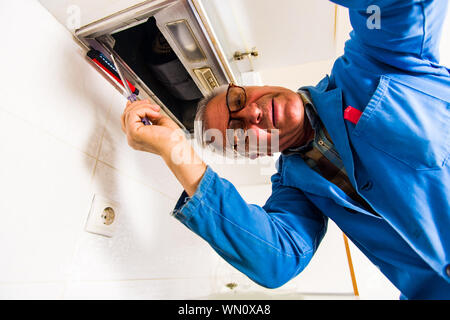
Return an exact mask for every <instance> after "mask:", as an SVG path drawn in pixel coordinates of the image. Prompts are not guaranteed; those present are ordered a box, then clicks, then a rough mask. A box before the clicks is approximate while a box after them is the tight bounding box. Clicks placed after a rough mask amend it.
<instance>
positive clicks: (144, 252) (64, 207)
mask: <svg viewBox="0 0 450 320" xmlns="http://www.w3.org/2000/svg"><path fill="white" fill-rule="evenodd" d="M18 13H20V19H18V18H17V14H18ZM0 26H1V27H2V30H9V31H8V32H4V33H3V38H2V42H3V43H6V44H8V46H7V47H4V48H3V50H2V54H1V58H2V59H0V69H1V70H2V77H1V78H0V95H1V97H2V99H1V100H0V135H1V138H2V139H0V153H1V158H0V159H1V160H0V163H1V166H0V195H1V201H0V218H1V223H0V252H1V253H2V257H3V258H2V262H1V263H0V298H2V299H12V298H18V299H21V298H30V299H35V298H40V299H71V298H75V299H77V298H88V299H90V298H96V299H186V298H194V299H195V298H202V297H211V296H212V295H214V294H216V295H217V294H221V293H227V292H229V291H230V289H228V288H227V287H226V286H225V285H226V284H227V283H228V282H238V287H237V288H236V289H234V291H233V294H235V293H237V292H243V291H245V292H247V291H258V292H265V293H268V292H270V294H272V295H274V294H278V295H280V294H286V293H287V294H295V293H298V292H312V293H316V294H317V293H339V294H341V295H343V296H349V293H351V283H350V280H349V275H348V270H347V269H346V268H347V267H346V261H345V259H344V258H343V257H344V256H343V254H342V255H340V254H339V255H338V256H337V259H339V262H338V263H337V265H338V267H337V268H336V269H334V270H332V271H328V274H327V277H325V278H324V277H323V274H322V273H321V272H320V271H321V268H325V267H326V265H329V263H330V260H326V259H331V261H333V259H335V256H333V257H331V256H328V255H326V254H325V255H324V259H325V260H323V261H322V262H320V260H317V263H319V266H317V267H315V268H311V269H310V270H311V271H308V272H310V273H309V274H308V273H305V275H304V276H303V277H302V279H301V281H303V282H296V281H297V280H296V281H293V282H290V283H288V284H287V285H286V286H284V287H282V288H280V289H277V290H262V289H261V288H260V287H258V286H257V285H255V284H252V283H251V282H250V281H249V280H248V279H247V278H245V277H244V276H242V275H239V274H237V273H236V272H235V271H234V270H233V269H231V267H229V266H228V265H227V264H226V263H225V262H223V261H222V260H221V259H220V258H219V257H218V255H217V254H215V252H213V250H212V249H211V248H210V247H209V246H208V245H207V244H206V243H205V242H204V241H202V240H201V239H200V238H199V237H197V236H195V235H194V234H193V233H192V232H190V231H189V230H187V229H186V228H185V227H184V226H182V225H181V224H180V223H179V222H178V221H176V220H175V219H173V218H172V217H170V216H169V213H170V211H171V210H172V208H173V206H174V205H175V202H176V200H177V198H178V196H179V194H180V193H181V187H180V186H179V185H178V183H177V182H176V180H175V178H174V177H173V176H172V174H171V173H170V172H169V170H168V169H167V168H166V167H165V165H164V163H163V162H162V161H161V160H160V159H159V158H158V157H156V156H153V155H150V154H146V153H141V152H137V151H134V150H132V149H131V148H129V147H128V146H127V144H126V139H125V138H124V136H123V135H122V133H121V130H120V124H119V116H120V114H121V112H122V110H123V107H124V104H125V101H124V98H123V97H122V96H121V95H120V94H119V93H118V92H117V91H116V90H115V89H114V88H113V87H112V86H111V85H110V84H109V83H108V82H107V81H105V79H104V78H103V77H102V76H101V75H100V73H98V72H97V70H96V69H94V68H93V67H92V65H91V64H90V63H89V62H88V61H87V60H86V59H85V57H84V52H83V50H82V49H81V48H80V47H79V46H78V45H77V43H76V42H75V41H74V40H73V38H72V36H71V34H70V32H69V31H68V30H67V29H65V28H64V27H63V26H62V25H61V24H59V23H58V22H57V21H56V20H55V19H54V18H53V16H51V15H50V14H49V13H48V12H47V11H46V10H45V9H44V8H43V7H42V6H41V5H40V4H39V3H38V2H37V1H35V0H16V1H9V2H6V1H3V2H1V3H0ZM12 30H13V31H14V32H12ZM225 174H226V173H225ZM230 176H231V178H233V175H230ZM238 187H239V188H242V193H243V195H244V197H248V198H249V199H250V198H251V197H254V196H255V195H258V196H262V194H263V193H264V192H266V193H267V192H270V190H269V189H267V185H264V186H260V187H255V188H253V187H251V186H244V185H243V184H242V185H239V186H238ZM261 188H262V189H261ZM262 190H265V191H264V192H263V191H262ZM94 194H100V195H102V196H105V197H106V198H108V199H111V200H114V201H116V202H118V203H119V207H118V220H117V223H118V225H117V229H116V233H115V234H114V236H113V237H112V238H105V237H102V236H99V235H95V234H91V233H87V232H86V231H85V223H86V219H87V216H88V212H89V208H90V204H91V201H92V198H93V196H94ZM258 199H261V198H258ZM249 201H250V200H249ZM331 245H332V246H333V245H336V246H338V248H339V250H342V242H339V243H337V242H336V243H335V244H334V243H332V244H331ZM313 270H318V272H314V271H313ZM333 272H334V273H333ZM337 277H339V278H340V280H339V281H338V282H333V283H331V282H330V281H328V280H329V279H331V278H337ZM320 279H322V281H321V280H320ZM299 281H300V280H299ZM295 297H297V298H301V297H305V296H304V295H301V294H297V295H295Z"/></svg>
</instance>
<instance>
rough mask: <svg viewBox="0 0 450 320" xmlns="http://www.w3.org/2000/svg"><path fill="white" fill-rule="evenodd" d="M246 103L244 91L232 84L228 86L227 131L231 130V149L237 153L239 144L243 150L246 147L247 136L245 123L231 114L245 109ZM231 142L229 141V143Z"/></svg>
mask: <svg viewBox="0 0 450 320" xmlns="http://www.w3.org/2000/svg"><path fill="white" fill-rule="evenodd" d="M246 103H247V93H246V92H245V89H244V88H243V87H240V86H236V85H235V84H233V83H230V84H229V85H228V90H227V95H226V104H227V108H228V113H229V119H228V126H227V129H231V130H233V139H232V140H233V143H232V147H233V150H234V151H237V149H238V146H239V145H240V143H241V142H243V143H244V144H243V145H242V146H243V147H244V148H245V146H246V143H247V140H248V136H247V134H246V131H247V130H246V126H245V122H244V121H243V120H241V119H235V118H233V117H232V113H233V112H238V111H241V110H242V109H244V108H245V106H246ZM230 142H231V141H230Z"/></svg>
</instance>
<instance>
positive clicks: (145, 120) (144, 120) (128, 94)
mask: <svg viewBox="0 0 450 320" xmlns="http://www.w3.org/2000/svg"><path fill="white" fill-rule="evenodd" d="M111 60H112V62H113V63H114V66H115V67H116V69H117V73H118V74H119V77H120V80H122V84H123V87H124V88H125V92H124V94H125V96H126V97H127V100H128V101H130V102H135V101H138V100H139V98H138V96H137V95H135V94H134V93H132V92H131V89H130V87H129V86H128V82H127V79H125V77H124V76H123V74H122V71H121V70H120V67H119V64H118V63H117V62H116V59H114V54H111ZM141 121H142V123H143V124H145V125H146V126H148V125H151V124H152V123H151V121H150V120H148V118H147V117H144V118H142V120H141Z"/></svg>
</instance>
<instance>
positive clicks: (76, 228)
mask: <svg viewBox="0 0 450 320" xmlns="http://www.w3.org/2000/svg"><path fill="white" fill-rule="evenodd" d="M0 136H1V137H4V138H3V139H1V140H0V150H1V154H2V157H1V166H0V195H1V199H2V200H1V201H0V215H1V223H0V252H2V256H3V259H2V263H0V282H8V283H9V282H16V281H20V282H24V281H36V280H40V281H52V280H62V279H64V277H65V272H66V268H67V267H68V265H69V264H70V262H71V259H72V255H73V252H74V249H75V243H76V239H77V237H78V234H79V232H80V230H81V228H82V223H83V219H84V214H85V212H87V211H86V210H87V208H88V204H89V197H88V195H89V191H88V189H89V186H90V183H91V177H92V173H93V169H94V164H95V160H94V159H93V158H91V157H89V156H87V155H85V154H84V153H81V152H80V151H78V150H76V149H73V148H70V147H68V146H67V145H66V144H64V143H61V141H59V140H57V139H55V138H53V137H52V136H50V135H48V134H47V133H43V132H42V131H41V130H40V129H37V128H34V127H32V126H30V125H29V124H28V123H26V122H24V121H23V120H22V119H21V118H18V117H16V116H13V115H10V114H9V113H6V112H4V111H1V109H0Z"/></svg>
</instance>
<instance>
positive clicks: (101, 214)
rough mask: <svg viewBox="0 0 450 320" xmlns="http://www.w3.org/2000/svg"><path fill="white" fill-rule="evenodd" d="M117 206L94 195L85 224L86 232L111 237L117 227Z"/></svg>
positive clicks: (113, 202) (115, 203)
mask: <svg viewBox="0 0 450 320" xmlns="http://www.w3.org/2000/svg"><path fill="white" fill-rule="evenodd" d="M118 210H119V204H118V203H117V202H115V201H112V200H109V199H106V198H105V197H103V196H101V195H98V194H95V195H94V198H93V199H92V204H91V209H90V211H89V216H88V219H87V222H86V231H87V232H91V233H95V234H99V235H102V236H105V237H112V236H113V234H114V230H115V228H116V225H117V215H118Z"/></svg>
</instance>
